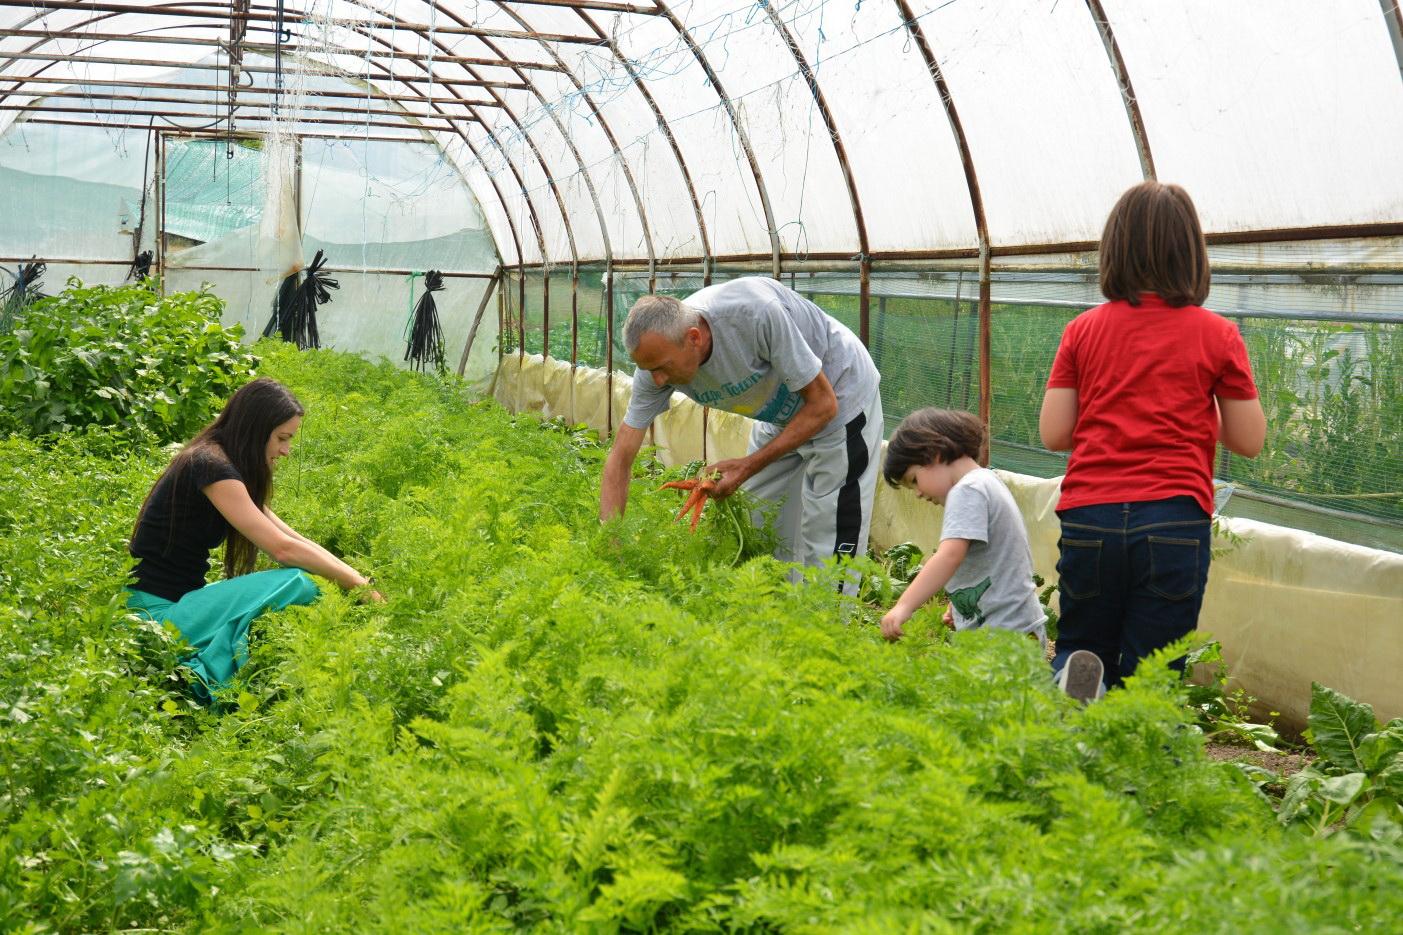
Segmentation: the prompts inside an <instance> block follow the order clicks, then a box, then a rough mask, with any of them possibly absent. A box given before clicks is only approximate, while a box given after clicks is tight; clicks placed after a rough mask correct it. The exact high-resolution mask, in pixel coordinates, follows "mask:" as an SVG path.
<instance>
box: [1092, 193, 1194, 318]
mask: <svg viewBox="0 0 1403 935" xmlns="http://www.w3.org/2000/svg"><path fill="white" fill-rule="evenodd" d="M1209 283H1210V274H1209V270H1208V246H1207V244H1206V243H1204V240H1203V228H1202V227H1201V226H1200V225H1199V222H1198V212H1197V211H1195V210H1194V203H1193V200H1192V199H1191V198H1189V193H1188V192H1186V191H1184V190H1183V189H1182V188H1180V187H1179V186H1178V185H1165V184H1163V183H1161V182H1141V183H1140V184H1139V185H1136V186H1135V187H1134V188H1131V189H1130V190H1128V191H1127V192H1126V193H1125V194H1123V195H1121V196H1120V200H1119V201H1117V202H1116V206H1115V207H1114V208H1112V209H1111V214H1110V216H1109V217H1107V218H1106V229H1105V230H1104V231H1103V232H1102V233H1101V294H1102V295H1104V296H1105V297H1106V298H1107V299H1109V300H1110V301H1112V302H1117V301H1121V302H1129V303H1130V304H1131V305H1139V304H1140V293H1142V292H1153V293H1155V294H1157V295H1158V296H1159V297H1160V298H1162V299H1163V300H1164V301H1165V302H1167V303H1168V304H1169V305H1172V306H1175V307H1176V308H1177V307H1179V306H1183V305H1202V304H1203V301H1204V300H1205V299H1207V298H1208V286H1209Z"/></svg>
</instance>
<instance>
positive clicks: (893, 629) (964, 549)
mask: <svg viewBox="0 0 1403 935" xmlns="http://www.w3.org/2000/svg"><path fill="white" fill-rule="evenodd" d="M967 554H969V540H968V539H942V540H940V547H939V548H937V549H936V550H935V554H934V555H932V556H931V557H930V558H928V559H926V563H925V564H924V565H922V566H921V570H920V572H919V573H917V575H916V580H914V581H912V582H911V584H910V585H909V586H908V587H907V588H906V591H905V593H903V594H902V595H901V599H900V600H898V601H897V602H896V606H895V607H893V608H892V609H891V610H889V611H887V615H886V616H885V617H883V618H882V635H883V636H885V637H886V638H887V639H889V640H899V639H901V625H902V624H903V623H905V622H906V621H907V620H910V619H911V615H912V614H914V613H915V612H916V610H917V608H919V607H920V606H921V605H922V604H924V603H925V602H926V601H928V600H930V599H931V598H932V597H935V595H936V593H937V592H939V591H940V589H941V588H943V587H945V585H947V584H949V583H950V579H951V578H952V577H954V575H955V570H956V569H957V568H959V567H960V563H961V562H963V561H964V560H965V556H966V555H967Z"/></svg>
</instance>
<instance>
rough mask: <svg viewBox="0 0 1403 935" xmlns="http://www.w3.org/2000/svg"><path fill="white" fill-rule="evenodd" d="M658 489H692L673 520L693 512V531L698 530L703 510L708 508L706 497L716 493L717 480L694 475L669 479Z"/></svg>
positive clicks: (675, 520)
mask: <svg viewBox="0 0 1403 935" xmlns="http://www.w3.org/2000/svg"><path fill="white" fill-rule="evenodd" d="M658 489H659V490H686V491H690V493H689V495H688V497H687V500H686V502H685V503H683V504H682V509H681V510H679V511H678V512H677V515H676V516H675V517H673V522H674V523H675V522H677V521H678V520H680V519H681V518H682V517H684V516H686V515H687V514H688V513H691V514H692V522H691V530H692V532H696V531H697V524H698V523H700V522H701V515H702V510H703V509H705V508H706V499H707V497H709V496H712V495H713V494H714V492H715V490H716V482H715V481H709V480H702V479H701V478H695V477H694V478H689V479H687V480H674V481H668V482H667V483H666V484H663V485H662V486H661V487H659V488H658Z"/></svg>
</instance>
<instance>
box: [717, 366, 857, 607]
mask: <svg viewBox="0 0 1403 935" xmlns="http://www.w3.org/2000/svg"><path fill="white" fill-rule="evenodd" d="M779 431H780V430H779V428H778V427H777V426H774V425H770V424H769V423H764V422H757V423H756V424H755V427H754V428H752V429H751V431H750V451H752V452H754V451H757V450H758V449H760V448H763V447H764V446H765V445H766V444H767V443H768V442H769V441H770V440H771V439H772V438H774V437H775V436H776V435H778V434H779ZM882 435H883V424H882V396H881V393H880V392H879V391H873V393H872V398H871V400H869V401H868V404H867V407H866V409H865V410H864V411H863V412H861V413H860V414H858V415H857V416H855V417H854V418H853V419H852V420H851V421H850V422H848V424H847V425H846V426H844V427H843V429H842V430H840V431H832V432H828V433H826V434H824V435H821V436H819V437H817V438H811V439H809V440H808V441H806V442H804V443H803V444H802V445H800V446H799V447H798V448H796V449H795V450H793V451H791V452H790V453H789V454H787V455H785V456H784V457H782V458H780V459H779V460H778V461H775V462H773V463H772V464H770V465H769V466H767V467H766V468H765V469H764V470H762V471H761V472H760V473H758V474H756V475H755V476H754V477H752V478H750V480H748V481H746V482H745V485H744V486H745V489H746V490H748V491H749V492H750V493H752V494H754V495H755V496H757V497H760V498H761V499H764V500H769V501H771V502H772V503H778V504H780V510H779V515H778V517H777V518H776V520H775V530H776V531H777V532H778V533H779V538H780V542H779V548H778V549H777V550H776V551H775V557H776V558H778V559H780V560H781V561H788V562H800V563H802V564H805V565H819V564H822V563H823V562H824V561H825V560H827V559H828V558H829V557H831V556H833V555H846V556H853V555H866V554H867V530H868V527H869V526H870V525H871V522H872V498H873V497H874V496H875V495H876V492H877V461H878V455H879V453H880V450H881V446H882ZM854 588H855V586H854ZM844 590H849V588H848V587H846V586H845V587H844Z"/></svg>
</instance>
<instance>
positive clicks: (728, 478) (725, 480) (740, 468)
mask: <svg viewBox="0 0 1403 935" xmlns="http://www.w3.org/2000/svg"><path fill="white" fill-rule="evenodd" d="M754 475H755V468H754V467H753V466H752V464H751V461H750V459H749V458H728V459H727V460H725V461H717V462H716V463H715V464H708V465H707V466H706V467H705V468H704V469H702V473H701V476H702V477H714V478H715V481H714V483H715V484H716V489H715V490H713V491H712V493H711V496H712V498H713V499H716V500H721V499H724V498H726V497H729V496H730V495H731V494H733V493H735V492H736V491H737V490H739V489H740V485H741V484H743V483H745V482H746V481H747V480H749V479H750V478H751V477H753V476H754Z"/></svg>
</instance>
